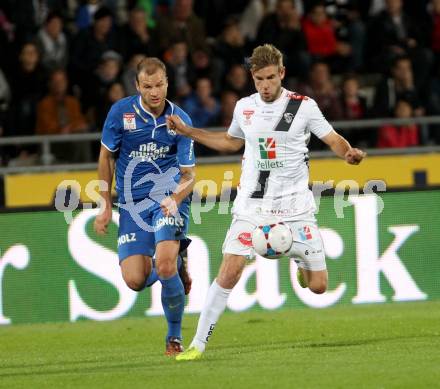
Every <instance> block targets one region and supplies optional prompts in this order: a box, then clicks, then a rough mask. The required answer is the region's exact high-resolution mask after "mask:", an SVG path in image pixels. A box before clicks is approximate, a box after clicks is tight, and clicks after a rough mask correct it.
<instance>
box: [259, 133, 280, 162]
mask: <svg viewBox="0 0 440 389" xmlns="http://www.w3.org/2000/svg"><path fill="white" fill-rule="evenodd" d="M258 145H259V149H260V157H261V159H275V158H276V157H277V152H276V143H275V139H274V138H258Z"/></svg>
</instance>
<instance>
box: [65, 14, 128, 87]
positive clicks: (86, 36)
mask: <svg viewBox="0 0 440 389" xmlns="http://www.w3.org/2000/svg"><path fill="white" fill-rule="evenodd" d="M93 18H94V23H93V25H92V26H91V27H89V28H88V29H85V30H82V31H80V32H79V33H78V35H77V37H76V39H75V41H74V44H73V52H72V56H71V63H72V67H73V71H74V72H73V75H74V76H75V79H74V80H73V81H74V82H75V83H78V85H79V86H80V88H81V90H84V89H85V88H86V87H87V85H89V84H90V81H91V76H92V75H93V73H94V71H95V69H96V68H97V66H98V64H99V62H100V61H101V57H102V54H104V53H105V52H106V51H109V50H115V51H119V44H120V42H119V39H118V36H117V35H116V33H115V32H114V31H112V23H113V14H112V12H111V11H110V9H108V8H104V7H103V8H99V9H98V10H97V11H96V12H95V14H94V16H93Z"/></svg>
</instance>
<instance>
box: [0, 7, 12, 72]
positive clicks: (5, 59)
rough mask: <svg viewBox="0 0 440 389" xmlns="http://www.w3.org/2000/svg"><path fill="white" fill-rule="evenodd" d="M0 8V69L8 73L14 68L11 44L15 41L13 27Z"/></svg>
mask: <svg viewBox="0 0 440 389" xmlns="http://www.w3.org/2000/svg"><path fill="white" fill-rule="evenodd" d="M1 7H2V6H0V53H2V55H0V68H2V69H3V70H4V71H5V72H8V71H9V70H10V69H11V68H12V66H14V50H13V44H14V39H15V36H16V34H15V26H14V25H13V24H12V23H11V21H10V20H9V18H8V16H7V15H6V13H5V12H4V11H3V9H2V8H1Z"/></svg>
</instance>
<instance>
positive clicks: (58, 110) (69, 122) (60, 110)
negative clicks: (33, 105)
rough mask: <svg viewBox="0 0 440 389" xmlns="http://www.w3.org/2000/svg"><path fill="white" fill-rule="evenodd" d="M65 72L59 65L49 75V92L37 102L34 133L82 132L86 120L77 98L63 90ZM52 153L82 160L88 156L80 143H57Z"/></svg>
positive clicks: (64, 159)
mask: <svg viewBox="0 0 440 389" xmlns="http://www.w3.org/2000/svg"><path fill="white" fill-rule="evenodd" d="M67 89H68V79H67V74H66V72H65V71H64V70H62V69H57V70H54V71H53V72H52V73H51V74H50V78H49V93H48V94H47V95H46V96H45V97H44V98H43V99H42V100H41V101H40V102H39V103H38V107H37V125H36V129H35V132H36V133H37V134H38V135H46V134H47V135H48V134H51V135H54V134H74V133H81V132H85V131H87V129H88V123H87V121H86V119H85V117H84V116H83V114H82V113H81V106H80V102H79V101H78V99H77V98H76V97H74V96H70V95H68V94H67ZM52 151H53V154H54V155H55V157H56V159H57V160H58V161H66V162H85V161H87V160H89V159H90V149H89V147H88V146H87V144H82V143H57V144H55V145H53V148H52Z"/></svg>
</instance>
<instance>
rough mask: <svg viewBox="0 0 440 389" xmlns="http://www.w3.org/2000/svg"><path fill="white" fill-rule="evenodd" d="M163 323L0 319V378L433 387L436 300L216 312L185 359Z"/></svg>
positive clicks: (54, 383)
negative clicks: (170, 351) (194, 352)
mask: <svg viewBox="0 0 440 389" xmlns="http://www.w3.org/2000/svg"><path fill="white" fill-rule="evenodd" d="M197 318H198V316H197V315H189V316H185V318H184V337H185V344H187V343H188V342H189V341H190V339H191V337H192V335H193V333H194V329H195V326H196V323H197ZM164 332H165V321H164V319H163V318H162V317H157V318H144V319H122V320H118V321H113V322H101V323H98V322H90V321H87V322H86V321H84V322H80V323H75V324H64V323H63V324H59V323H57V324H42V325H17V326H7V327H0V387H1V388H8V389H13V388H32V389H34V388H57V389H58V388H61V389H67V388H75V389H80V388H130V389H132V388H172V387H177V388H356V389H357V388H434V387H440V301H437V302H420V303H395V304H378V305H364V306H345V307H335V308H329V309H322V310H312V309H295V310H282V311H277V312H249V313H242V314H231V313H226V314H225V315H224V316H223V317H222V318H221V320H220V322H219V324H218V326H217V328H216V330H215V332H214V335H213V336H212V339H211V341H210V343H209V346H208V349H207V352H206V353H205V356H204V359H202V360H200V361H195V362H186V363H185V362H176V361H174V360H173V359H169V358H167V357H165V356H164V355H163V351H164V342H163V337H164Z"/></svg>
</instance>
